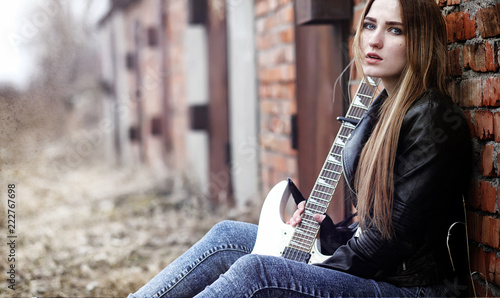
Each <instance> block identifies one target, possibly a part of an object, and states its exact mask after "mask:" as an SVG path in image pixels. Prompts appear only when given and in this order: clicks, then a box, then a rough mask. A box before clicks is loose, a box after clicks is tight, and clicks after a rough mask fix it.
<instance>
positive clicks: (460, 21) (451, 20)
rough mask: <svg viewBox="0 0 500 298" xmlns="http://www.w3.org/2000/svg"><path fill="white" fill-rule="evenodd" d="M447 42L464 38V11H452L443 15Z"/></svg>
mask: <svg viewBox="0 0 500 298" xmlns="http://www.w3.org/2000/svg"><path fill="white" fill-rule="evenodd" d="M445 21H446V28H447V34H448V43H453V42H456V41H460V40H465V31H464V12H463V11H459V12H453V13H450V14H449V15H447V16H446V17H445Z"/></svg>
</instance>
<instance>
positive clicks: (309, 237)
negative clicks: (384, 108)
mask: <svg viewBox="0 0 500 298" xmlns="http://www.w3.org/2000/svg"><path fill="white" fill-rule="evenodd" d="M379 83H380V79H376V78H369V79H368V82H366V80H365V79H363V80H362V81H361V83H360V86H359V87H358V90H357V92H356V95H355V96H354V100H353V101H352V103H351V105H350V106H349V109H348V110H347V113H346V116H345V117H344V118H341V119H342V120H343V122H342V125H341V126H340V129H339V132H338V133H337V136H336V138H335V141H334V142H333V145H332V147H331V149H330V152H329V153H328V157H327V158H326V160H325V163H324V164H323V167H322V169H321V171H320V174H319V176H318V179H317V180H316V183H315V184H314V187H313V189H312V191H311V195H310V196H309V198H308V200H307V203H306V206H305V211H304V213H303V214H302V221H301V223H300V224H299V225H297V227H296V228H295V232H294V234H293V236H292V239H291V240H290V243H289V247H290V248H292V250H288V251H286V252H285V254H283V257H285V258H289V259H295V260H297V258H301V256H302V255H304V253H307V254H308V253H309V252H310V251H311V249H312V247H313V244H314V241H315V239H316V237H317V235H318V232H319V224H318V223H317V222H316V221H315V220H314V218H313V215H314V214H324V213H325V212H326V210H327V209H328V206H329V205H330V201H331V199H332V196H333V193H334V192H335V189H336V187H337V184H338V182H339V180H340V177H341V175H342V151H343V150H344V145H345V142H346V141H347V138H348V137H349V135H350V134H351V132H352V131H353V130H354V128H355V127H356V124H357V123H358V122H359V120H360V119H361V117H363V115H364V114H365V112H366V111H367V110H368V107H369V106H370V104H371V102H372V100H373V97H374V96H375V90H376V89H377V86H378V84H379ZM297 251H299V252H297ZM287 252H289V254H288V255H287ZM298 261H303V260H300V259H299V260H298ZM306 262H307V261H306Z"/></svg>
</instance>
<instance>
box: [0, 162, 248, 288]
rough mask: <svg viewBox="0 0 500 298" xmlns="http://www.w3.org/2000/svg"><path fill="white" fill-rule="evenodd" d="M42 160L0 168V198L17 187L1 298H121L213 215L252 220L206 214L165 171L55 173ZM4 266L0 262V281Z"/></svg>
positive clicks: (242, 213) (0, 229) (236, 214)
mask: <svg viewBox="0 0 500 298" xmlns="http://www.w3.org/2000/svg"><path fill="white" fill-rule="evenodd" d="M41 160H43V159H42V158H39V159H37V160H35V161H33V162H27V163H25V164H23V165H20V164H15V165H10V166H4V167H3V168H2V169H1V171H0V178H1V180H0V183H1V185H0V189H1V191H2V192H7V184H8V183H12V182H13V183H15V184H16V189H17V198H16V200H17V203H16V204H17V205H16V235H17V236H18V238H17V239H16V241H17V243H16V244H17V246H16V252H15V254H16V261H15V266H16V267H15V268H16V283H15V291H12V290H11V289H9V288H8V287H7V286H8V285H9V284H8V283H2V286H1V287H0V297H14V296H15V297H33V296H39V297H49V296H50V297H53V296H59V297H68V296H72V297H89V296H92V297H123V296H127V294H128V293H130V292H132V291H135V290H137V289H138V288H139V287H140V286H142V285H143V284H144V283H145V282H147V281H148V280H149V279H150V278H151V277H153V276H154V275H155V274H156V273H158V272H159V271H160V270H161V269H163V268H164V267H165V266H166V265H167V264H168V263H169V262H171V261H172V260H173V259H174V258H176V257H177V256H178V255H179V254H181V253H182V252H184V251H185V250H186V249H187V248H188V247H189V246H191V245H192V244H193V243H194V242H196V241H197V240H198V239H199V238H201V237H202V236H203V235H204V234H205V233H206V232H207V230H208V229H209V228H210V227H211V226H213V224H215V223H216V222H218V221H220V220H221V219H228V218H230V219H239V220H245V221H253V222H255V219H256V214H257V213H256V212H255V210H253V208H252V213H247V210H239V211H236V210H231V211H230V212H228V210H218V211H217V210H216V211H211V212H209V211H207V210H208V208H207V206H205V205H204V204H203V203H202V202H200V200H199V199H197V198H196V197H195V196H194V195H193V194H192V193H191V192H190V191H189V189H190V186H189V185H187V184H186V183H184V182H182V181H181V179H178V177H177V178H176V177H173V176H172V175H171V174H165V173H161V174H158V173H152V172H150V171H144V170H141V169H134V170H129V171H126V170H118V169H116V168H111V167H105V166H94V167H88V166H85V167H80V168H79V169H77V170H73V171H69V172H65V173H64V175H56V174H55V173H54V172H53V171H52V170H51V169H52V168H53V167H51V164H46V163H45V164H44V163H42V162H40V161H41ZM2 197H3V198H5V196H3V194H2ZM0 201H1V202H2V206H0V211H1V212H0V220H1V222H0V237H2V238H4V240H5V239H7V219H6V217H5V214H6V209H7V199H2V200H0ZM4 240H2V242H3V241H4ZM2 247H3V249H2V252H1V256H0V257H1V258H2V259H6V256H7V255H8V251H7V250H8V247H6V246H2ZM9 264H11V263H6V262H4V261H2V262H0V272H2V274H3V275H4V276H2V280H3V281H5V279H6V278H5V276H7V273H6V272H7V271H8V270H9V268H8V266H9Z"/></svg>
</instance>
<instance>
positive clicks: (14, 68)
mask: <svg viewBox="0 0 500 298" xmlns="http://www.w3.org/2000/svg"><path fill="white" fill-rule="evenodd" d="M51 1H53V0H0V84H1V83H5V82H10V83H13V84H15V85H17V86H18V87H23V86H24V85H25V84H26V83H27V80H28V78H29V75H30V72H31V71H32V69H33V66H32V64H33V61H32V59H31V56H30V53H29V52H28V51H27V49H28V48H27V47H26V43H27V41H28V40H29V39H30V38H32V37H33V35H34V34H36V32H37V27H39V26H43V25H44V24H45V23H44V21H45V20H46V18H47V17H50V16H51V15H52V16H53V14H54V13H55V12H54V11H57V10H56V9H54V5H51ZM65 1H71V4H72V5H73V10H74V11H75V13H78V12H81V11H82V10H83V9H82V8H83V5H84V4H85V2H88V1H92V17H93V19H97V18H99V17H100V16H102V15H103V13H104V11H105V10H106V8H107V5H108V1H107V0H65Z"/></svg>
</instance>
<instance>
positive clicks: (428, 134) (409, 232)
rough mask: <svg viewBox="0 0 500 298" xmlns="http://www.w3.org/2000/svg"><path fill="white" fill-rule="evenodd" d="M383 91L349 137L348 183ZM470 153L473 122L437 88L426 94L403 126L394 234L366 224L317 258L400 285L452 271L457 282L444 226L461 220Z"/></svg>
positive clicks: (346, 154) (396, 173) (334, 266)
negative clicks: (388, 236) (385, 234)
mask: <svg viewBox="0 0 500 298" xmlns="http://www.w3.org/2000/svg"><path fill="white" fill-rule="evenodd" d="M386 98H387V93H386V92H385V91H384V92H382V93H381V95H380V96H378V97H377V98H376V99H375V101H374V103H373V104H372V105H371V106H370V108H369V110H368V111H367V113H366V114H365V116H364V117H363V118H362V119H361V121H360V122H359V123H358V125H357V126H356V129H355V130H354V131H353V132H352V134H351V136H350V138H349V139H348V142H346V145H345V148H344V153H343V163H344V175H345V178H346V181H347V184H348V185H349V187H350V189H351V190H352V189H354V187H353V181H354V175H355V170H356V167H357V164H358V161H359V155H360V152H361V149H362V148H363V146H364V144H365V143H366V141H367V140H368V137H369V136H370V134H371V133H372V130H373V128H374V125H375V123H376V122H377V121H378V114H379V109H380V106H381V104H382V102H383V101H384V100H385V99H386ZM373 158H377V157H376V156H373ZM471 159H472V146H471V140H470V134H469V127H468V125H467V122H466V120H465V118H464V116H463V114H462V112H461V110H460V109H459V108H458V107H456V106H455V105H454V104H453V102H452V101H451V100H450V99H449V98H445V97H443V96H439V95H438V94H436V92H433V91H428V92H427V93H426V94H424V95H422V96H421V97H420V98H419V99H418V100H417V101H416V102H415V103H414V104H413V105H412V106H411V107H410V109H409V110H408V112H407V114H406V115H405V117H404V120H403V124H402V127H401V132H400V138H399V145H398V149H397V155H396V164H395V169H394V180H395V185H394V205H393V214H392V220H393V226H394V233H395V235H394V237H393V239H392V240H390V241H389V240H386V239H384V238H382V237H381V234H380V232H379V231H378V230H377V229H376V228H373V227H372V228H369V229H367V230H364V231H363V232H362V233H361V234H360V236H359V237H352V238H351V239H350V240H349V241H348V242H347V244H345V245H342V246H340V247H339V248H338V249H337V250H336V251H335V252H334V253H333V255H332V256H331V257H330V258H328V259H327V260H326V261H324V262H323V263H321V264H317V265H318V266H323V267H328V268H332V269H335V270H340V271H344V272H347V273H350V274H353V275H356V276H360V277H364V278H372V279H375V280H382V281H387V282H390V283H392V284H395V285H398V286H427V285H433V284H438V283H442V282H443V281H445V280H447V279H448V281H449V282H451V283H453V276H454V272H453V270H452V267H451V262H450V257H449V254H448V249H447V244H446V242H447V234H448V229H449V227H450V225H452V224H453V223H454V222H456V221H460V222H464V209H463V203H462V193H463V192H464V191H465V188H466V186H467V185H468V183H469V178H470V173H471V164H472V160H471ZM354 197H355V196H354ZM354 204H355V205H356V199H355V198H354ZM321 233H325V231H323V230H321ZM452 249H453V248H452Z"/></svg>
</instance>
